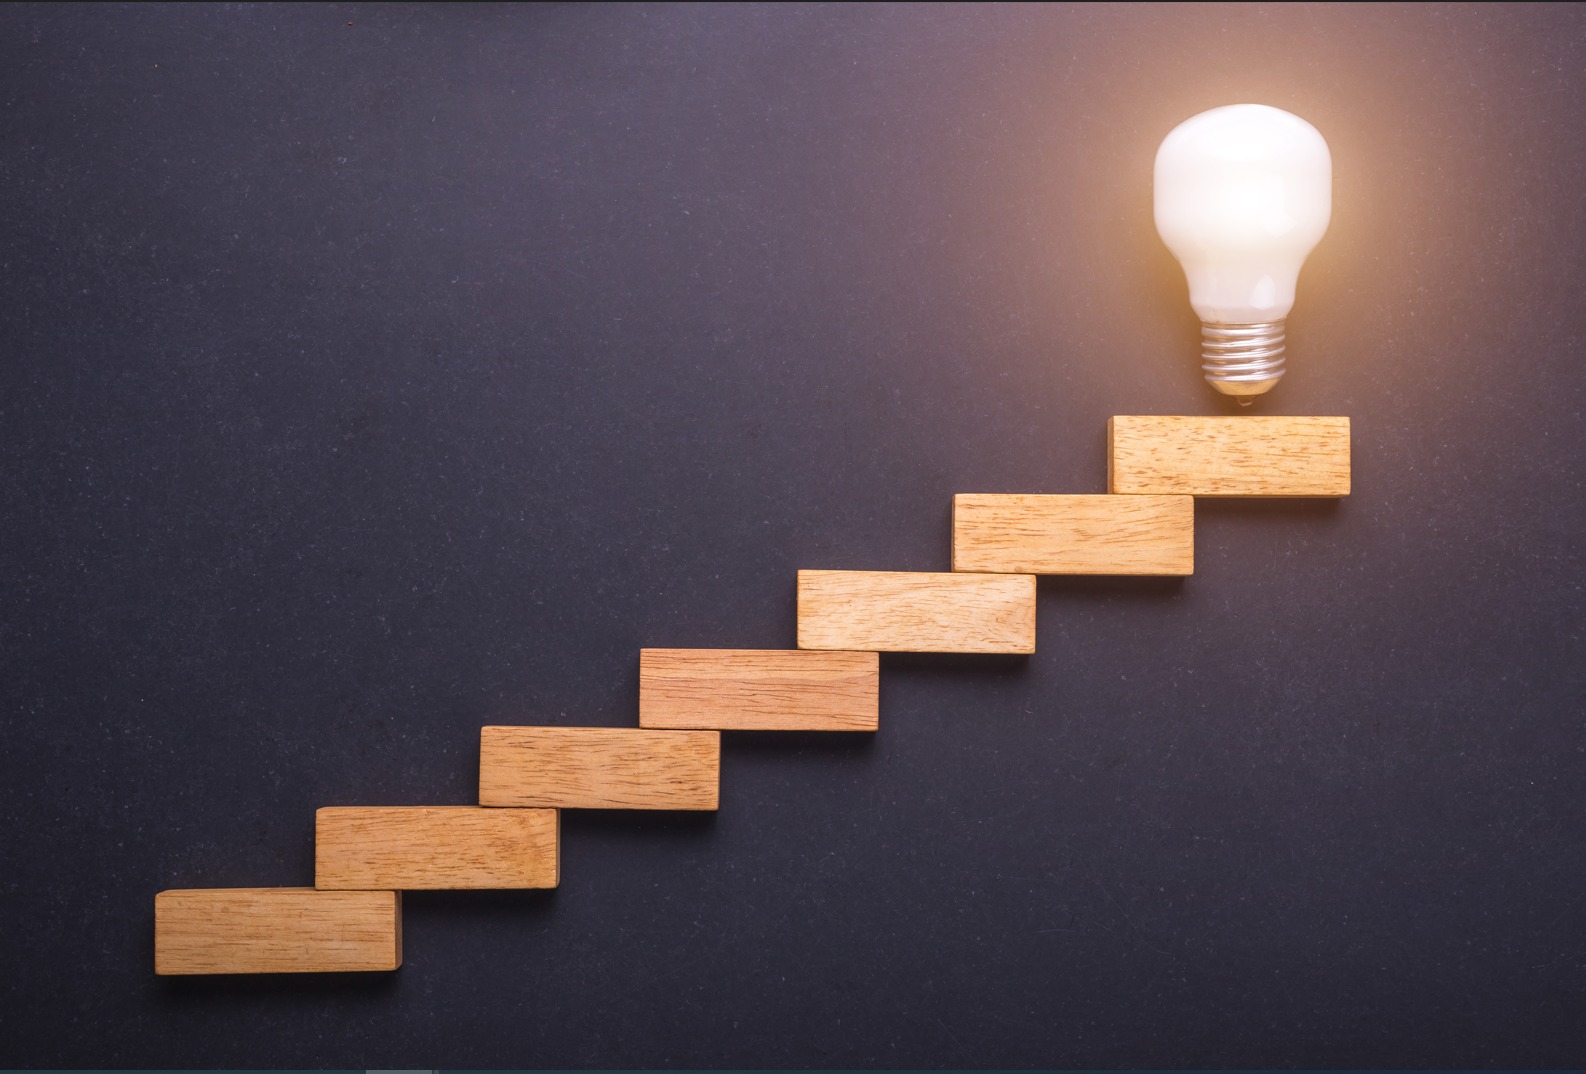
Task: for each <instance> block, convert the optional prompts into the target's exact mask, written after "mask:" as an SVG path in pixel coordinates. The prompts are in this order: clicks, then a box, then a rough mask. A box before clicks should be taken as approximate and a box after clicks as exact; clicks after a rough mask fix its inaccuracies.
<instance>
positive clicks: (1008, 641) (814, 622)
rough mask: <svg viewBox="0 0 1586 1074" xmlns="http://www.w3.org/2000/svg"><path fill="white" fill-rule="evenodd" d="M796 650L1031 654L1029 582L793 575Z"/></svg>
mask: <svg viewBox="0 0 1586 1074" xmlns="http://www.w3.org/2000/svg"><path fill="white" fill-rule="evenodd" d="M798 594H799V598H798V599H799V625H798V638H799V648H801V649H860V650H871V649H874V650H878V651H881V652H912V653H1033V652H1034V651H1035V577H1034V576H1033V575H1029V574H913V573H905V572H899V571H799V575H798Z"/></svg>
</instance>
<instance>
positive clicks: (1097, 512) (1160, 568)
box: [953, 493, 1195, 574]
mask: <svg viewBox="0 0 1586 1074" xmlns="http://www.w3.org/2000/svg"><path fill="white" fill-rule="evenodd" d="M953 570H955V571H999V572H1007V573H1010V574H1191V573H1193V572H1194V570H1195V500H1194V499H1193V497H1190V496H1017V495H1012V496H999V495H980V494H971V493H963V494H960V495H957V496H954V497H953Z"/></svg>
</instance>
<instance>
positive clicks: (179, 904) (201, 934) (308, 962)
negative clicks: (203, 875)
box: [154, 888, 402, 975]
mask: <svg viewBox="0 0 1586 1074" xmlns="http://www.w3.org/2000/svg"><path fill="white" fill-rule="evenodd" d="M400 965H402V901H401V896H400V895H399V894H398V893H397V892H395V891H316V890H315V889H314V888H189V889H183V890H172V891H162V892H160V893H159V894H158V895H156V896H155V897H154V972H155V973H157V974H161V975H177V974H189V973H342V972H352V971H359V972H367V971H373V970H394V969H396V968H397V967H398V966H400Z"/></svg>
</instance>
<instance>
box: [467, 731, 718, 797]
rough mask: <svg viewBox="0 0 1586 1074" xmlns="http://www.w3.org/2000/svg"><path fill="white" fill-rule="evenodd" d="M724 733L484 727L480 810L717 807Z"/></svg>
mask: <svg viewBox="0 0 1586 1074" xmlns="http://www.w3.org/2000/svg"><path fill="white" fill-rule="evenodd" d="M720 785H721V734H720V733H719V732H716V731H653V730H647V729H635V728H629V727H486V728H484V729H483V730H482V731H481V732H480V736H479V804H480V805H484V806H541V807H548V808H557V809H715V808H716V805H717V799H718V796H719V790H720Z"/></svg>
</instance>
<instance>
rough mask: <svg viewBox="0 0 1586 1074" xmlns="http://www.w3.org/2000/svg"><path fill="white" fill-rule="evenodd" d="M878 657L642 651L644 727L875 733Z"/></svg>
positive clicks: (779, 651) (786, 652)
mask: <svg viewBox="0 0 1586 1074" xmlns="http://www.w3.org/2000/svg"><path fill="white" fill-rule="evenodd" d="M880 666H881V661H880V659H879V658H878V657H877V655H876V654H875V653H852V652H815V651H811V650H808V649H644V650H641V651H640V653H639V726H640V727H672V728H713V729H716V730H720V731H874V730H875V729H876V716H877V711H878V706H877V699H878V696H879V689H880V678H881V675H880Z"/></svg>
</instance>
